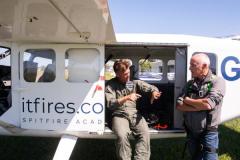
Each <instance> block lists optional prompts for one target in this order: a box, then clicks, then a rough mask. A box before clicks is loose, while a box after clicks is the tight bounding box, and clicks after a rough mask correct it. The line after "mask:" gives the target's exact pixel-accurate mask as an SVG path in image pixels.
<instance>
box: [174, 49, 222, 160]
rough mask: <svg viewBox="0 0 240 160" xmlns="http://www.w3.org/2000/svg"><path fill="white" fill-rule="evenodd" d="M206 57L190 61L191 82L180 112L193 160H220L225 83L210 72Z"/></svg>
mask: <svg viewBox="0 0 240 160" xmlns="http://www.w3.org/2000/svg"><path fill="white" fill-rule="evenodd" d="M209 66H210V60H209V58H208V56H207V55H206V54H203V53H198V54H195V55H193V56H192V57H191V61H190V68H189V69H190V71H191V73H192V78H193V79H192V80H190V81H188V83H187V85H186V87H185V89H184V92H183V95H182V96H181V97H179V98H178V100H177V102H178V104H177V108H178V109H179V110H180V111H183V112H184V113H183V116H184V125H185V129H186V132H187V145H188V148H189V151H190V154H191V157H192V160H217V159H218V155H217V149H218V143H219V139H218V130H217V129H218V124H219V122H220V113H221V105H222V102H223V97H224V94H225V81H224V80H223V79H222V78H220V77H217V76H216V75H214V74H213V73H212V72H211V70H210V69H209Z"/></svg>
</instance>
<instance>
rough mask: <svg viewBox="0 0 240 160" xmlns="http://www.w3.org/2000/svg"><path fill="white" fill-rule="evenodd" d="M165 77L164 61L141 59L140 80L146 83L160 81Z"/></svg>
mask: <svg viewBox="0 0 240 160" xmlns="http://www.w3.org/2000/svg"><path fill="white" fill-rule="evenodd" d="M162 76H163V61H162V60H160V59H147V60H146V59H140V60H139V71H138V78H139V79H140V80H144V81H160V80H162V78H163V77H162Z"/></svg>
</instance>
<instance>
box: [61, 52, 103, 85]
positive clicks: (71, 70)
mask: <svg viewBox="0 0 240 160" xmlns="http://www.w3.org/2000/svg"><path fill="white" fill-rule="evenodd" d="M100 71H101V68H100V53H99V51H98V50H97V49H94V48H81V49H69V50H67V52H66V54H65V80H67V81H68V82H82V83H83V82H85V83H92V82H95V81H97V80H98V79H99V75H100Z"/></svg>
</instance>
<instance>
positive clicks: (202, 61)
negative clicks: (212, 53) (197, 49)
mask: <svg viewBox="0 0 240 160" xmlns="http://www.w3.org/2000/svg"><path fill="white" fill-rule="evenodd" d="M192 57H194V58H197V59H198V61H199V63H200V64H201V65H203V64H206V65H207V67H209V66H210V59H209V57H208V55H206V54H205V53H196V54H194V55H193V56H192Z"/></svg>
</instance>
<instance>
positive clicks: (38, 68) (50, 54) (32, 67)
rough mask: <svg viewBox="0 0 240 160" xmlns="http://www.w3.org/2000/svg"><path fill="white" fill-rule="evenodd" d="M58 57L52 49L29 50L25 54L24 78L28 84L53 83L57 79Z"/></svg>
mask: <svg viewBox="0 0 240 160" xmlns="http://www.w3.org/2000/svg"><path fill="white" fill-rule="evenodd" d="M55 62H56V55H55V52H54V50H52V49H27V50H26V51H25V52H24V54H23V76H24V79H25V81H27V82H52V81H54V80H55V77H56V64H55Z"/></svg>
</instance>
